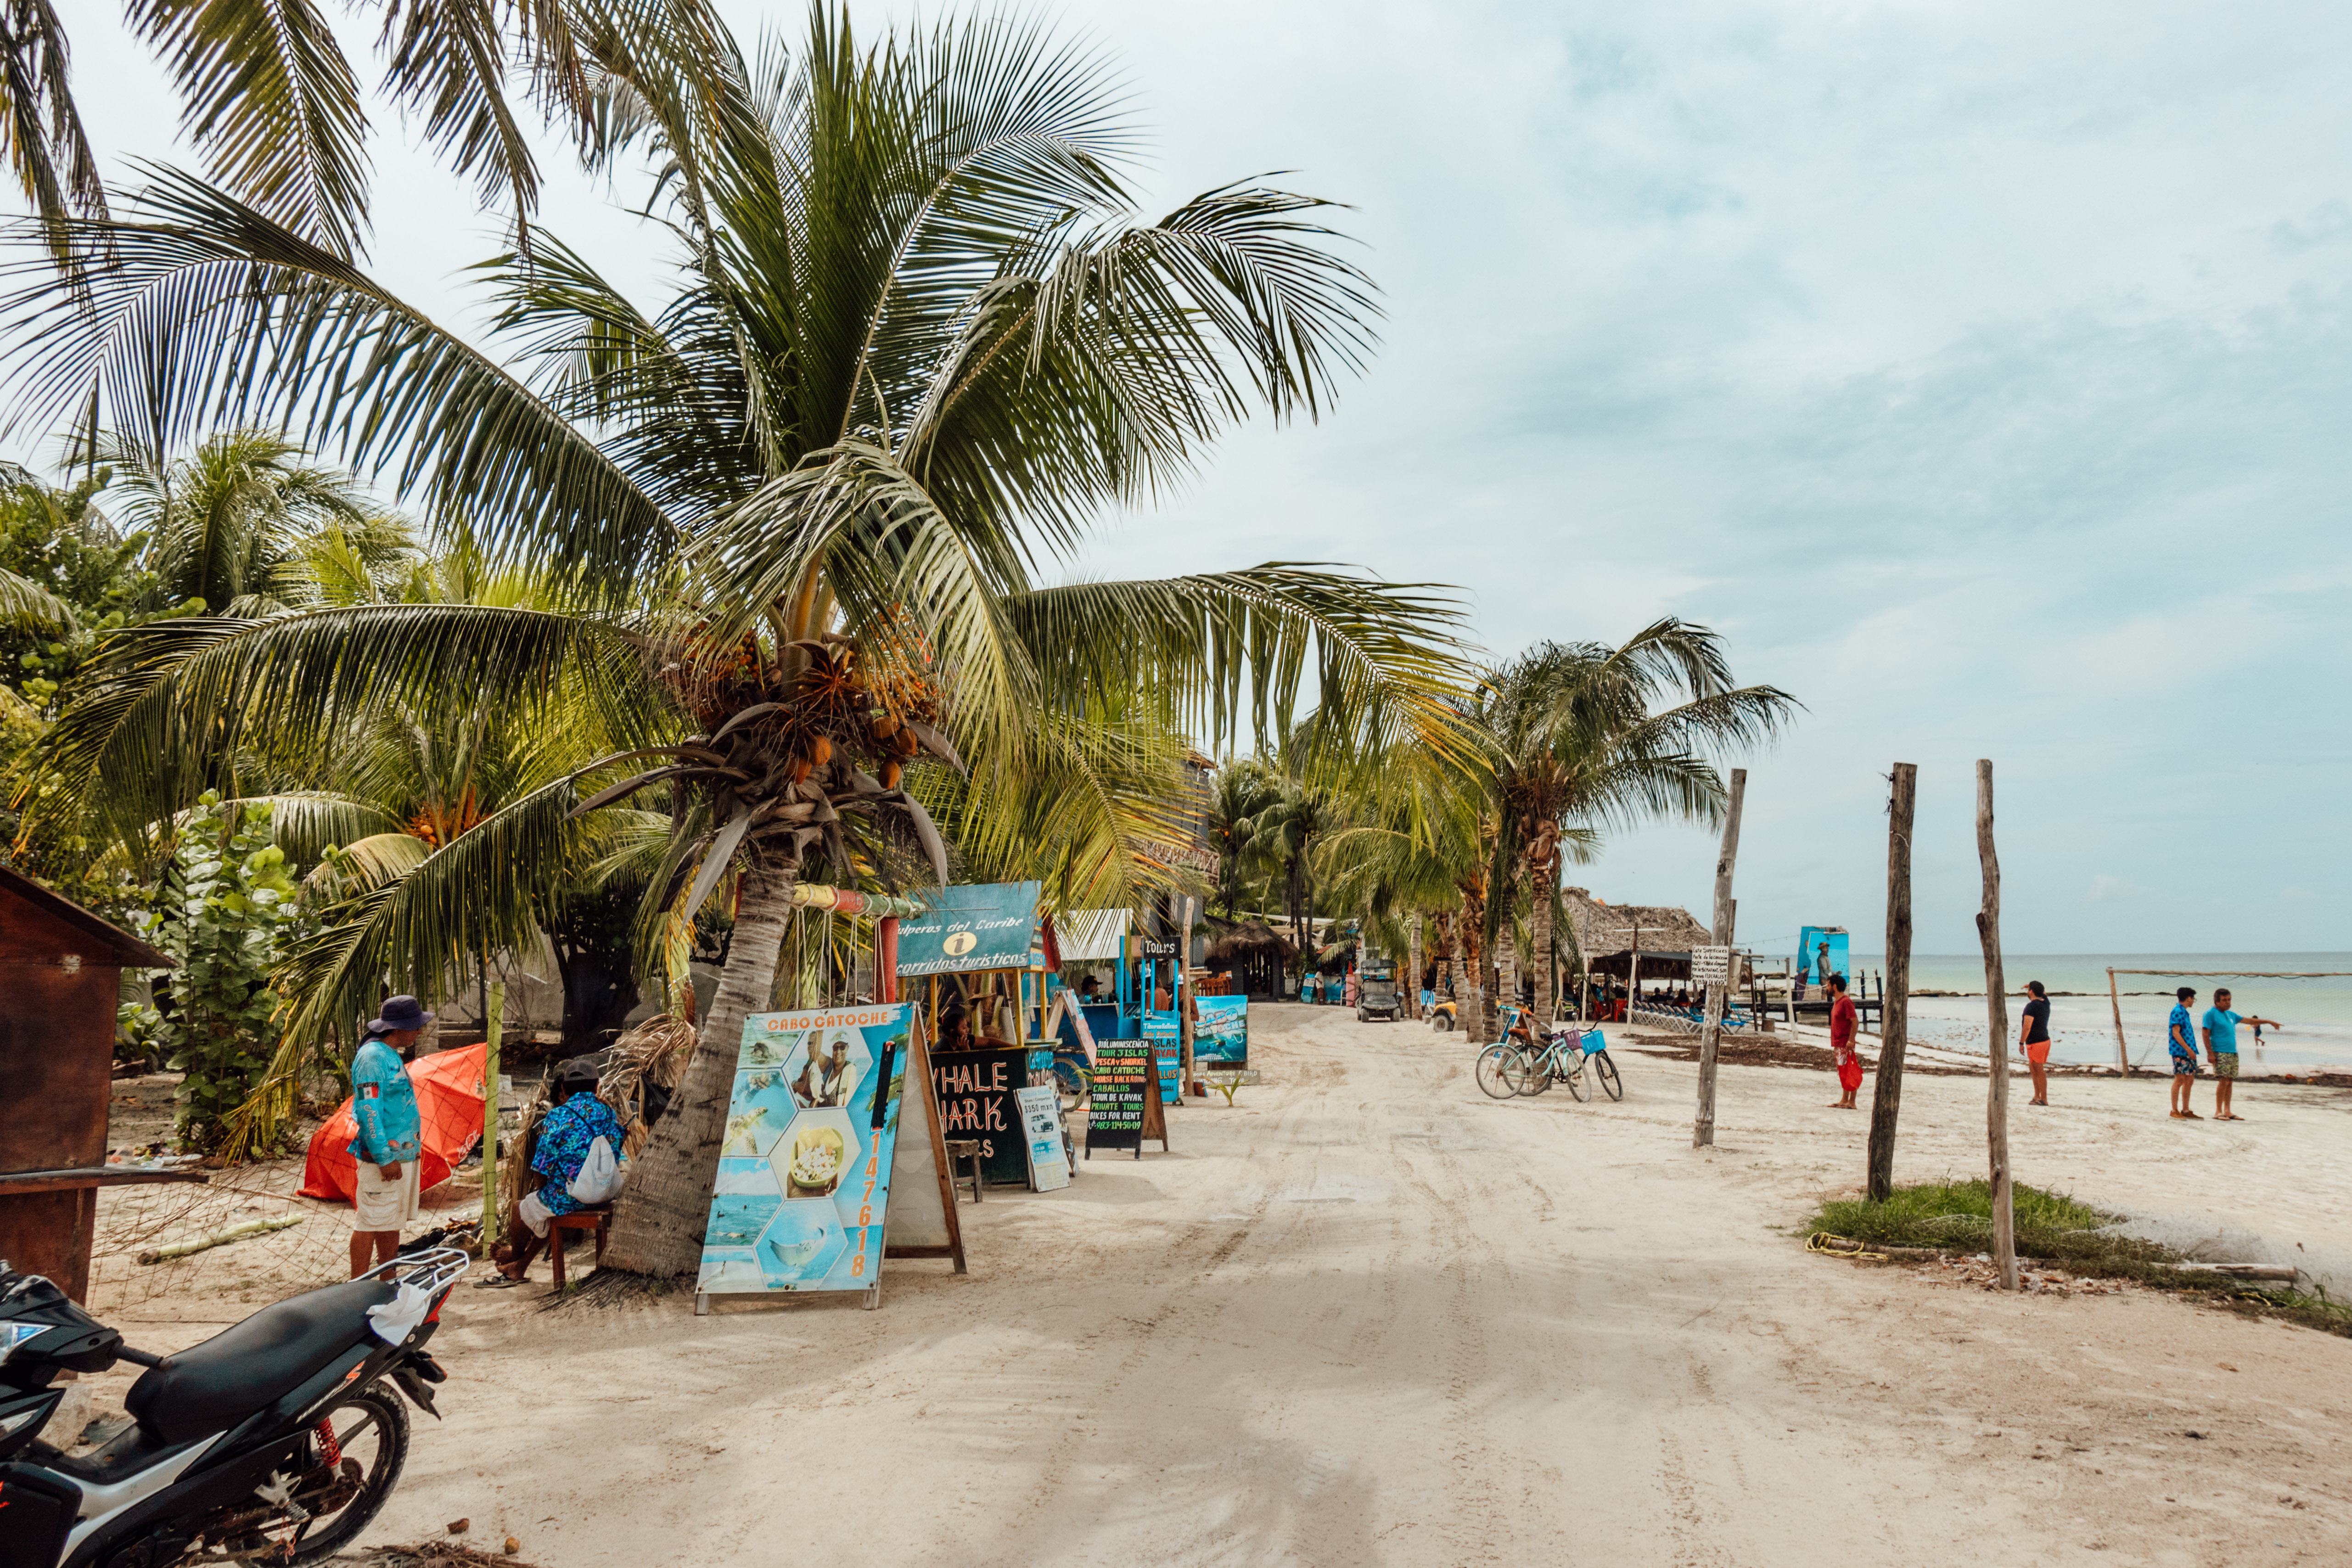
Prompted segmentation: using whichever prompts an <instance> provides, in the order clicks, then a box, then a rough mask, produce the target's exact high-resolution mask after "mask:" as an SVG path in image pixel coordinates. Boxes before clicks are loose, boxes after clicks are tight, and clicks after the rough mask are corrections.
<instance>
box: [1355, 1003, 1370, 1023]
mask: <svg viewBox="0 0 2352 1568" xmlns="http://www.w3.org/2000/svg"><path fill="white" fill-rule="evenodd" d="M1371 1021H1372V1016H1371V1015H1370V1013H1367V1012H1365V1011H1364V1010H1363V1009H1362V1008H1361V1007H1359V1008H1357V1009H1356V1022H1358V1023H1359V1024H1369V1023H1370V1022H1371Z"/></svg>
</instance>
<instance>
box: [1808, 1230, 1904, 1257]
mask: <svg viewBox="0 0 2352 1568" xmlns="http://www.w3.org/2000/svg"><path fill="white" fill-rule="evenodd" d="M1805 1250H1806V1251H1807V1252H1818V1253H1821V1254H1822V1256H1823V1257H1826V1258H1864V1259H1866V1260H1868V1261H1870V1262H1873V1263H1884V1262H1885V1261H1886V1254H1885V1253H1883V1252H1872V1251H1869V1250H1868V1249H1866V1248H1865V1247H1864V1246H1863V1245H1862V1243H1860V1242H1858V1241H1856V1240H1854V1239H1853V1237H1850V1236H1834V1235H1832V1234H1831V1233H1830V1232H1828V1231H1826V1230H1817V1231H1815V1232H1813V1234H1812V1235H1811V1237H1809V1238H1808V1239H1807V1240H1806V1242H1805Z"/></svg>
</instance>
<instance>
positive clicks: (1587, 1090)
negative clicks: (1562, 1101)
mask: <svg viewBox="0 0 2352 1568" xmlns="http://www.w3.org/2000/svg"><path fill="white" fill-rule="evenodd" d="M1559 1081H1560V1082H1562V1083H1564V1084H1566V1085H1568V1092H1569V1093H1570V1094H1572V1095H1574V1096H1576V1098H1577V1100H1578V1101H1579V1103H1581V1102H1583V1101H1584V1100H1591V1098H1592V1086H1591V1085H1590V1084H1588V1083H1586V1082H1585V1081H1584V1063H1583V1062H1582V1061H1579V1062H1578V1063H1577V1064H1576V1065H1575V1066H1574V1067H1572V1068H1569V1069H1568V1071H1566V1072H1564V1073H1562V1074H1560V1075H1559Z"/></svg>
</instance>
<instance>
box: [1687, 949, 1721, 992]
mask: <svg viewBox="0 0 2352 1568" xmlns="http://www.w3.org/2000/svg"><path fill="white" fill-rule="evenodd" d="M1690 968H1691V984H1694V985H1728V984H1731V949H1729V948H1727V947H1695V948H1692V949H1691V955H1690Z"/></svg>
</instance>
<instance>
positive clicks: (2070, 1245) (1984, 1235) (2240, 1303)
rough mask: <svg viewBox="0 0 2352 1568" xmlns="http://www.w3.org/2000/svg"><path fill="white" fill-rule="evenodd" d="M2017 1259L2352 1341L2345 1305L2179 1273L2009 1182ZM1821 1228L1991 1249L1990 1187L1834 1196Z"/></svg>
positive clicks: (1957, 1248)
mask: <svg viewBox="0 0 2352 1568" xmlns="http://www.w3.org/2000/svg"><path fill="white" fill-rule="evenodd" d="M2012 1208H2013V1212H2014V1214H2015V1216H2016V1226H2017V1255H2018V1258H2020V1259H2021V1260H2031V1261H2032V1262H2034V1263H2037V1264H2045V1265H2055V1266H2057V1267H2059V1268H2064V1269H2066V1270H2067V1271H2068V1272H2070V1273H2074V1274H2077V1275H2082V1276H2084V1277H2087V1278H2091V1279H2128V1280H2131V1281H2133V1282H2135V1283H2137V1284H2141V1285H2147V1286H2151V1287H2153V1288H2155V1289H2161V1290H2171V1291H2176V1292H2179V1293H2180V1294H2183V1295H2192V1294H2193V1295H2195V1296H2196V1297H2198V1298H2200V1299H2202V1300H2207V1301H2209V1302H2210V1304H2211V1305H2213V1306H2216V1307H2227V1308H2230V1309H2231V1310H2236V1311H2239V1312H2241V1313H2244V1314H2246V1315H2249V1316H2254V1317H2267V1318H2277V1319H2282V1320H2284V1321H2288V1322H2293V1323H2300V1324H2302V1325H2303V1326H2304V1327H2305V1328H2312V1329H2318V1330H2321V1331H2324V1332H2326V1333H2332V1334H2340V1335H2343V1336H2345V1337H2346V1338H2352V1305H2347V1303H2344V1302H2340V1301H2336V1300H2332V1299H2331V1298H2330V1297H2329V1296H2328V1294H2327V1292H2326V1290H2325V1289H2321V1290H2320V1291H2319V1292H2318V1293H2317V1294H2316V1295H2305V1294H2304V1293H2303V1292H2301V1291H2299V1290H2295V1289H2289V1288H2285V1287H2280V1288H2274V1289H2264V1288H2262V1287H2259V1286H2255V1285H2251V1284H2249V1283H2248V1282H2247V1281H2245V1280H2243V1279H2234V1278H2231V1277H2230V1276H2228V1275H2221V1274H2214V1273H2210V1272H2208V1271H2205V1270H2202V1269H2192V1268H2183V1267H2181V1266H2182V1265H2184V1264H2186V1263H2187V1262H2188V1261H2189V1258H2188V1257H2187V1255H2186V1254H2183V1253H2181V1252H2179V1251H2177V1250H2175V1249H2174V1248H2172V1247H2166V1246H2163V1245H2162V1244H2161V1243H2158V1242H2153V1241H2147V1240H2143V1239H2141V1238H2139V1237H2129V1236H2121V1235H2118V1234H2116V1232H2115V1231H2113V1230H2111V1229H2109V1228H2107V1227H2108V1226H2112V1225H2114V1224H2115V1223H2116V1221H2117V1220H2119V1219H2121V1218H2122V1217H2123V1216H2122V1215H2116V1214H2111V1213H2108V1212H2107V1211H2105V1210H2104V1209H2098V1208H2095V1207H2093V1206H2092V1205H2089V1204H2085V1203H2083V1202H2081V1201H2080V1200H2079V1199H2077V1198H2075V1197H2074V1195H2073V1194H2067V1193H2053V1192H2051V1191H2050V1190H2048V1189H2047V1188H2043V1187H2036V1186H2031V1185H2029V1184H2025V1183H2023V1182H2020V1183H2018V1184H2017V1185H2016V1187H2015V1189H2014V1191H2013V1194H2012ZM1822 1231H1827V1232H1829V1233H1830V1234H1831V1235H1832V1236H1840V1237H1849V1238H1851V1239H1852V1240H1854V1241H1859V1242H1862V1243H1864V1244H1865V1245H1867V1246H1870V1247H1897V1248H1906V1249H1910V1250H1915V1251H1922V1252H1937V1253H1979V1252H1987V1251H1990V1250H1991V1247H1992V1187H1991V1184H1990V1183H1988V1182H1986V1181H1983V1180H1981V1179H1979V1180H1977V1181H1972V1182H1955V1181H1952V1180H1950V1179H1949V1178H1946V1179H1945V1180H1943V1181H1940V1182H1916V1183H1913V1184H1909V1185H1907V1186H1899V1187H1896V1188H1895V1190H1894V1191H1893V1192H1892V1193H1889V1194H1887V1198H1886V1201H1885V1203H1883V1204H1874V1203H1872V1202H1871V1201H1870V1200H1869V1199H1868V1198H1861V1197H1857V1198H1836V1199H1832V1200H1831V1201H1829V1202H1826V1203H1824V1204H1822V1206H1821V1208H1820V1209H1819V1210H1818V1211H1817V1212H1816V1213H1815V1214H1814V1215H1813V1216H1812V1217H1811V1219H1809V1220H1807V1221H1806V1222H1805V1226H1804V1234H1805V1235H1808V1236H1811V1235H1814V1234H1816V1233H1818V1232H1822Z"/></svg>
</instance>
